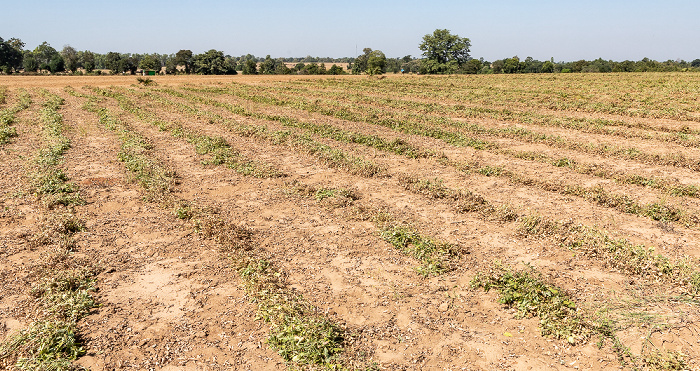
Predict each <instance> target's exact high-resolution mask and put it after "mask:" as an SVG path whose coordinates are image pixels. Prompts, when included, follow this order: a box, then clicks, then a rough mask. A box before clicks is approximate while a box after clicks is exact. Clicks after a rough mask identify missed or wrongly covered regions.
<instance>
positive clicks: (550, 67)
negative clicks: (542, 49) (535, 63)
mask: <svg viewBox="0 0 700 371" xmlns="http://www.w3.org/2000/svg"><path fill="white" fill-rule="evenodd" d="M540 71H541V72H544V73H552V72H554V63H552V62H551V61H546V62H544V63H542V69H541V70H540Z"/></svg>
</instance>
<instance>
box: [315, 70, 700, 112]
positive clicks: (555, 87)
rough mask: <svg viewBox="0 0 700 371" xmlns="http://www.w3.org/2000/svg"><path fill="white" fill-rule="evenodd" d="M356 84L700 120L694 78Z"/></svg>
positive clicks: (371, 89) (494, 102) (446, 97)
mask: <svg viewBox="0 0 700 371" xmlns="http://www.w3.org/2000/svg"><path fill="white" fill-rule="evenodd" d="M329 81H330V82H329V83H328V84H330V85H335V86H337V85H343V84H348V82H347V81H343V80H340V79H337V80H329ZM314 83H315V82H314ZM352 84H353V85H354V86H358V87H360V88H362V89H363V90H365V91H366V92H368V93H377V94H380V95H384V94H385V93H386V92H387V91H389V92H393V93H408V94H410V95H412V96H416V97H420V98H422V99H428V100H432V101H436V100H438V101H454V102H465V101H466V102H474V103H478V104H482V105H489V106H502V107H522V108H528V109H530V110H531V109H533V108H534V109H548V110H557V111H584V112H600V113H607V114H614V115H623V116H631V117H648V118H669V119H675V120H687V121H699V120H700V116H698V114H697V112H700V107H699V104H698V102H697V99H696V97H697V92H698V90H699V89H700V81H698V79H697V77H696V76H695V75H693V74H649V75H646V74H622V75H618V74H610V75H609V76H597V75H595V74H594V75H586V74H583V75H577V76H549V77H547V76H544V77H532V76H525V75H523V76H512V75H511V76H505V75H504V76H496V77H487V78H484V77H483V76H450V77H432V78H425V79H385V80H380V81H372V80H365V81H360V82H354V81H353V82H352ZM345 88H346V86H342V89H345ZM671 102H672V103H671Z"/></svg>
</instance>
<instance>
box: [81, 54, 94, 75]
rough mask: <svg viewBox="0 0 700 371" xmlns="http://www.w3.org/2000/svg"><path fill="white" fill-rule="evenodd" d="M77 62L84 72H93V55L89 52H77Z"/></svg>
mask: <svg viewBox="0 0 700 371" xmlns="http://www.w3.org/2000/svg"><path fill="white" fill-rule="evenodd" d="M78 60H79V61H80V64H81V65H82V66H83V68H85V71H86V72H88V73H90V72H92V71H93V70H95V53H93V52H91V51H89V50H86V51H84V52H78Z"/></svg>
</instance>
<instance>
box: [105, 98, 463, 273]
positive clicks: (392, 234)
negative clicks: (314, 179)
mask: <svg viewBox="0 0 700 371" xmlns="http://www.w3.org/2000/svg"><path fill="white" fill-rule="evenodd" d="M132 93H136V92H132ZM101 94H103V95H110V96H112V97H114V98H115V99H117V100H119V101H120V102H124V103H125V104H122V108H123V109H125V110H126V111H128V112H131V113H134V114H135V115H136V116H138V117H139V118H140V119H142V120H144V119H145V120H144V121H149V120H153V118H155V117H157V115H156V114H155V113H154V112H147V110H146V109H143V108H134V106H133V105H131V104H130V103H126V102H127V101H128V98H127V97H126V96H124V95H121V94H117V93H114V92H111V93H107V92H101ZM148 96H149V97H151V98H152V99H156V101H157V102H158V103H159V104H165V105H169V106H172V105H176V106H179V107H180V109H183V110H185V111H187V112H189V113H190V114H193V115H197V116H199V117H202V116H209V115H210V114H208V113H205V112H202V111H198V110H196V109H195V108H193V107H188V106H186V105H183V104H177V103H175V102H172V101H168V100H165V99H163V98H158V97H157V96H154V95H148ZM142 102H143V101H142ZM218 119H221V118H220V117H219V118H218ZM303 124H304V123H301V122H299V121H296V120H293V124H292V125H290V126H293V127H305V126H304V125H303ZM161 125H162V124H161ZM161 127H162V126H161ZM177 128H178V129H177V131H178V132H181V131H190V130H191V129H189V128H184V127H182V126H179V125H178V126H177ZM315 128H316V129H318V130H317V131H322V132H323V133H325V134H327V135H330V136H335V137H343V138H365V137H362V136H359V135H358V136H353V135H352V134H348V133H345V132H343V131H341V130H330V128H331V127H325V126H320V127H315ZM322 129H325V130H322ZM317 131H314V133H317ZM174 136H175V135H174ZM176 137H178V136H176ZM223 140H224V139H223V138H220V141H223ZM372 143H378V145H379V146H383V143H385V142H382V140H381V138H379V137H372ZM393 143H397V142H393ZM274 144H277V145H279V143H276V142H275V143H274ZM391 148H394V149H395V150H396V148H397V146H393V147H391ZM302 149H303V148H302ZM335 151H336V152H337V153H339V154H340V155H341V156H344V157H345V156H346V155H345V154H344V153H342V151H340V150H337V149H336V150H335ZM404 153H405V155H406V156H408V157H412V154H413V153H415V149H411V148H410V147H409V150H408V151H406V152H404ZM330 165H331V166H332V163H331V164H330ZM349 170H350V172H351V173H355V172H354V171H353V170H352V169H349ZM278 174H279V173H278ZM244 175H250V174H245V173H244ZM295 193H302V194H306V195H308V194H314V195H315V197H316V198H317V199H319V200H322V199H324V198H327V197H335V196H336V195H343V197H346V198H350V199H351V198H352V194H351V193H348V192H347V191H343V190H336V189H314V188H313V187H310V186H308V185H304V186H301V185H297V186H296V187H295ZM364 214H365V217H366V218H369V219H372V220H374V221H375V223H376V224H377V227H378V229H379V234H380V235H382V236H383V238H384V239H385V240H387V241H388V242H390V243H391V244H392V245H393V246H394V247H396V248H397V249H398V250H400V251H402V252H404V253H407V254H409V255H411V256H413V257H415V258H416V259H418V260H419V261H421V262H422V263H423V265H422V266H421V267H419V268H418V269H417V270H418V271H419V272H421V273H422V274H425V275H428V274H440V273H443V272H445V271H446V270H447V269H448V266H449V265H451V262H452V261H453V260H454V258H455V257H456V255H457V254H456V252H455V250H454V249H453V248H452V247H451V246H450V245H449V244H446V243H444V242H440V241H437V240H435V239H433V238H429V237H425V236H422V235H421V234H420V233H419V232H418V231H416V230H415V229H414V228H412V227H410V226H409V225H408V224H407V223H405V222H401V221H397V220H394V218H393V217H391V216H390V215H389V214H386V213H385V212H382V211H378V210H375V211H371V212H370V211H368V210H365V211H364ZM367 215H369V216H367Z"/></svg>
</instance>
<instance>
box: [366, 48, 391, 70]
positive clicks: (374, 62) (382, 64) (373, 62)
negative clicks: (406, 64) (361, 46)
mask: <svg viewBox="0 0 700 371" xmlns="http://www.w3.org/2000/svg"><path fill="white" fill-rule="evenodd" d="M384 72H386V55H384V53H382V51H381V50H373V51H372V52H371V53H369V56H368V58H367V73H368V74H370V75H381V74H383V73H384Z"/></svg>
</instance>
